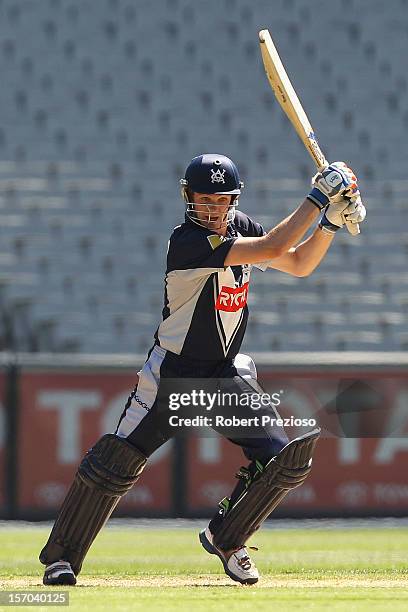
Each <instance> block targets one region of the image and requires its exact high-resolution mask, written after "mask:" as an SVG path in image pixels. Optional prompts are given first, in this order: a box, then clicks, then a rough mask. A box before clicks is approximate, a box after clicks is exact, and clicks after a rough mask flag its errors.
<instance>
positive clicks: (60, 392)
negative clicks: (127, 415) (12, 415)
mask: <svg viewBox="0 0 408 612" xmlns="http://www.w3.org/2000/svg"><path fill="white" fill-rule="evenodd" d="M134 385H135V376H134V375H132V374H128V373H120V372H115V371H112V372H109V371H105V372H95V371H94V372H89V371H86V370H82V371H81V370H79V371H75V372H72V371H71V372H70V371H68V370H67V371H65V372H54V371H52V370H50V371H31V372H26V371H24V370H23V372H22V373H21V380H20V435H19V441H18V448H19V463H18V467H19V477H18V485H19V488H18V504H19V508H20V513H24V512H30V511H37V512H38V511H48V512H49V511H53V510H55V509H57V508H58V507H59V506H60V504H61V502H62V500H63V498H64V496H65V494H66V492H67V490H68V487H69V485H70V483H71V482H72V478H73V476H74V474H75V471H76V468H77V466H78V464H79V462H80V461H81V459H82V457H83V455H84V453H85V451H86V450H87V449H88V448H89V447H91V446H92V444H94V443H95V442H96V441H97V440H98V439H99V438H100V437H101V436H102V435H103V434H105V433H110V432H112V431H114V429H115V427H116V424H117V421H118V419H119V417H120V415H121V413H122V411H123V408H124V405H125V403H126V400H127V397H128V395H129V392H130V391H131V390H132V389H133V387H134ZM170 456H171V443H170V444H167V445H165V446H163V447H162V448H161V449H159V450H158V451H157V453H155V454H154V455H153V456H152V457H151V458H150V460H149V463H148V465H147V467H146V469H145V471H144V473H143V474H142V476H141V478H140V480H139V482H138V483H137V485H136V486H135V487H134V488H133V489H132V490H131V491H130V492H129V493H128V494H127V495H126V496H125V497H124V498H123V500H121V503H120V505H119V510H121V511H127V510H132V511H137V512H140V513H144V512H146V513H147V514H148V513H149V512H150V511H153V512H156V513H161V512H163V513H166V512H169V510H170V507H171V479H170V466H171V461H170Z"/></svg>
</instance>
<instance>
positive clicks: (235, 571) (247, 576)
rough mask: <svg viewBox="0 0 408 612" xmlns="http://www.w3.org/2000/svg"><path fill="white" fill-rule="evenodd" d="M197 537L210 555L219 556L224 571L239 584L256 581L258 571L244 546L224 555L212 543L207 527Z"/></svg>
mask: <svg viewBox="0 0 408 612" xmlns="http://www.w3.org/2000/svg"><path fill="white" fill-rule="evenodd" d="M199 538H200V542H201V545H202V546H203V548H204V549H205V550H206V551H207V552H208V553H210V555H217V557H219V558H220V560H221V563H222V564H223V566H224V571H225V573H226V574H227V576H229V577H230V578H232V580H235V581H236V582H240V583H241V584H255V582H258V580H259V572H258V570H257V568H256V565H255V563H254V562H253V561H252V560H251V557H250V556H249V553H248V550H247V548H246V546H241V547H240V548H237V550H234V551H233V552H232V553H230V554H228V555H226V554H225V552H224V551H222V550H220V549H219V548H217V547H216V546H215V545H214V543H213V536H212V533H211V531H210V530H209V528H208V527H207V529H204V530H203V531H201V532H200V535H199Z"/></svg>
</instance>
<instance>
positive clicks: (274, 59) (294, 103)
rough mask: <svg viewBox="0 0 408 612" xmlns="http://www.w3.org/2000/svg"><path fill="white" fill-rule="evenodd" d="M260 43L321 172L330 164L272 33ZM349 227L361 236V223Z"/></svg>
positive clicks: (277, 89) (278, 91)
mask: <svg viewBox="0 0 408 612" xmlns="http://www.w3.org/2000/svg"><path fill="white" fill-rule="evenodd" d="M259 44H260V46H261V53H262V59H263V63H264V67H265V71H266V76H267V77H268V80H269V83H270V85H271V87H272V89H273V92H274V94H275V96H276V99H277V100H278V102H279V104H280V105H281V107H282V109H283V111H284V112H285V114H286V116H287V117H288V119H289V120H290V122H291V124H292V125H293V127H294V128H295V130H296V132H297V134H298V136H299V137H300V140H301V141H302V142H303V144H304V145H305V147H306V149H307V151H308V152H309V154H310V156H311V157H312V159H313V161H314V163H315V164H316V168H317V169H318V171H321V170H323V169H324V168H325V167H327V166H328V165H329V163H328V161H327V159H326V158H325V156H324V154H323V152H322V150H321V148H320V146H319V143H318V142H317V139H316V136H315V133H314V130H313V128H312V126H311V124H310V121H309V119H308V117H307V115H306V113H305V111H304V109H303V106H302V104H301V103H300V100H299V98H298V96H297V94H296V91H295V90H294V89H293V86H292V83H291V82H290V80H289V77H288V75H287V73H286V70H285V68H284V66H283V64H282V61H281V59H280V57H279V54H278V52H277V50H276V47H275V45H274V43H273V40H272V38H271V35H270V33H269V30H261V31H260V32H259ZM346 227H347V229H348V231H349V232H350V234H353V235H356V234H359V233H360V228H359V226H358V224H357V223H347V221H346Z"/></svg>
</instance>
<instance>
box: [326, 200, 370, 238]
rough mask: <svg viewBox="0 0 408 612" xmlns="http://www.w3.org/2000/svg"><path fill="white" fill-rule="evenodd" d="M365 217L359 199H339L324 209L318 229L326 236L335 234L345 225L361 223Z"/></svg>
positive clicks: (364, 211)
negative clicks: (326, 234) (325, 233)
mask: <svg viewBox="0 0 408 612" xmlns="http://www.w3.org/2000/svg"><path fill="white" fill-rule="evenodd" d="M365 217H366V209H365V206H364V204H363V203H362V201H361V197H360V196H358V197H357V198H355V197H354V198H353V199H350V198H347V197H341V198H340V199H339V200H338V202H331V203H330V204H329V205H328V207H327V208H326V210H325V212H324V214H323V216H322V218H321V220H320V223H319V227H320V229H321V230H322V231H324V232H327V233H328V234H335V233H336V232H337V230H339V229H340V228H342V227H343V225H344V224H345V223H346V221H347V223H362V222H363V221H364V219H365Z"/></svg>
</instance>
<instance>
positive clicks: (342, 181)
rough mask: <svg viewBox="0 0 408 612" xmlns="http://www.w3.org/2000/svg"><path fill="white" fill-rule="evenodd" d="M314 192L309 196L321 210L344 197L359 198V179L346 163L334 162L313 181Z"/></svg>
mask: <svg viewBox="0 0 408 612" xmlns="http://www.w3.org/2000/svg"><path fill="white" fill-rule="evenodd" d="M312 187H313V189H312V191H311V192H310V193H309V195H308V196H307V197H308V199H309V200H311V201H312V202H313V204H315V205H316V206H317V207H318V208H319V209H320V210H323V209H324V208H325V207H326V206H327V205H328V204H329V203H330V202H336V201H339V200H340V199H341V198H342V197H343V196H344V195H348V196H349V197H355V198H356V197H358V196H359V191H358V185H357V178H356V176H355V175H354V172H353V170H352V169H351V168H349V167H348V166H347V164H345V163H344V162H334V163H332V164H330V166H328V167H327V168H325V169H324V170H322V171H321V172H318V173H317V174H316V175H315V176H314V177H313V179H312Z"/></svg>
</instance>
